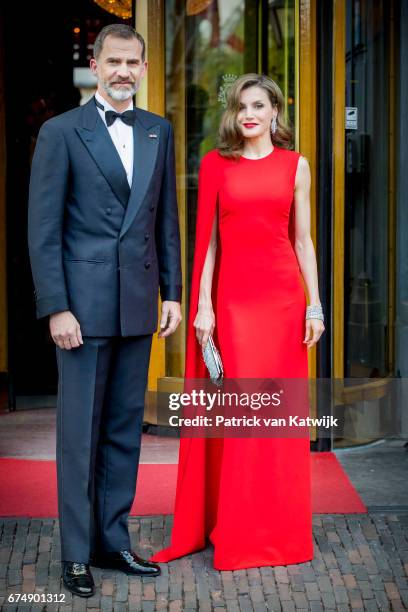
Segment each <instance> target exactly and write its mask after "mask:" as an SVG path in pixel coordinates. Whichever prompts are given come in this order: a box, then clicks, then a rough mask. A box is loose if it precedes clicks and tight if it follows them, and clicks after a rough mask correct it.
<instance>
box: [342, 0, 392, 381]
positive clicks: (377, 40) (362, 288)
mask: <svg viewBox="0 0 408 612" xmlns="http://www.w3.org/2000/svg"><path fill="white" fill-rule="evenodd" d="M384 10H385V5H384V2H382V1H381V2H377V1H375V0H348V2H347V17H346V24H347V47H346V107H349V109H350V110H349V114H348V115H347V114H346V116H348V117H349V119H350V118H353V117H354V118H356V122H355V123H354V124H353V123H352V122H351V121H348V122H347V124H346V167H345V171H346V179H345V287H344V298H345V364H344V366H345V376H347V377H358V376H366V377H371V378H372V377H382V376H385V375H387V365H386V357H387V356H386V343H387V308H388V140H387V138H388V96H387V61H386V59H387V58H386V40H385V34H386V28H384V23H386V21H385V19H384V18H385V13H384ZM380 91H381V94H380V95H379V92H380ZM352 109H357V111H354V110H352ZM346 110H347V109H346ZM350 113H351V114H350Z"/></svg>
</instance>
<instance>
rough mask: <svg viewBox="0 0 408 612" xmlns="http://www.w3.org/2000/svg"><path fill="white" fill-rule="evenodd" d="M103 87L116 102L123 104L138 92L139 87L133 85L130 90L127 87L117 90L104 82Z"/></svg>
mask: <svg viewBox="0 0 408 612" xmlns="http://www.w3.org/2000/svg"><path fill="white" fill-rule="evenodd" d="M102 87H103V88H104V90H105V91H106V93H107V94H108V95H109V96H110V97H111V98H112V100H115V101H116V102H123V101H124V100H129V99H130V98H131V97H132V96H134V95H135V93H136V92H137V86H136V85H135V84H133V85H131V86H130V88H129V86H128V85H127V86H126V87H120V88H119V89H115V88H114V87H112V86H111V85H110V84H109V83H107V82H106V81H102Z"/></svg>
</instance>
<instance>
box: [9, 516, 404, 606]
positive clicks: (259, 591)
mask: <svg viewBox="0 0 408 612" xmlns="http://www.w3.org/2000/svg"><path fill="white" fill-rule="evenodd" d="M171 521H172V517H171V516H164V517H163V516H154V517H142V518H140V519H139V518H135V519H131V520H130V529H131V534H132V541H133V544H134V548H135V550H136V551H137V552H139V553H140V554H141V555H142V556H145V557H146V558H147V557H148V556H149V555H150V553H151V552H152V551H153V550H157V549H159V548H161V547H162V546H163V544H164V543H167V540H168V536H169V532H170V526H171ZM313 525H314V527H313V532H314V538H315V558H314V559H313V561H311V562H308V563H302V564H299V565H288V566H280V567H264V568H259V569H258V568H255V569H248V570H239V571H234V572H231V571H224V572H218V571H216V570H214V569H213V568H212V550H211V548H208V549H207V550H205V551H203V552H200V553H196V554H194V555H190V556H188V557H185V558H183V559H180V560H177V561H173V562H172V563H169V564H163V565H162V569H163V573H162V575H161V576H160V577H159V578H156V579H152V578H144V579H139V578H137V577H128V576H126V575H124V574H122V573H120V572H113V571H107V570H98V569H94V570H93V574H94V578H95V582H96V584H97V593H96V595H95V596H94V597H91V598H89V599H81V598H79V597H72V596H71V595H70V593H68V592H67V591H65V590H64V589H63V588H62V587H61V580H60V565H59V545H58V539H59V535H58V523H57V522H56V521H54V520H52V519H44V520H41V519H35V520H34V519H32V520H29V519H18V520H14V519H9V518H8V519H5V520H4V521H2V520H0V531H1V548H0V608H1V610H5V611H8V610H10V611H11V610H57V609H58V610H73V611H77V610H78V611H79V610H86V611H88V610H94V611H95V612H96V611H97V610H102V611H107V610H114V611H118V612H122V611H125V610H129V611H132V612H133V611H134V612H138V611H143V612H144V611H146V612H150V611H154V610H169V611H171V612H177V611H180V612H181V611H184V610H198V611H201V610H202V611H209V610H217V611H221V610H228V611H230V612H239V611H241V612H249V611H252V610H254V611H256V612H259V611H264V610H273V611H283V612H292V611H293V612H295V611H297V610H312V611H313V612H318V611H320V610H338V611H340V612H343V611H346V610H354V611H356V612H357V611H360V610H370V611H372V610H407V609H408V580H407V578H408V513H406V512H399V513H390V512H387V513H386V514H385V513H375V512H372V513H370V514H358V515H357V514H354V515H353V514H349V515H339V514H336V515H314V517H313ZM16 593H20V594H22V593H24V594H26V595H27V596H28V595H29V594H33V593H36V594H37V595H38V594H39V595H43V597H45V598H46V597H47V595H48V597H49V598H50V597H51V596H54V598H55V596H58V598H59V599H62V598H63V597H64V598H65V601H64V603H37V604H29V603H25V602H21V601H20V602H19V603H18V604H17V603H9V602H8V598H9V595H10V594H16ZM15 599H17V598H16V597H15Z"/></svg>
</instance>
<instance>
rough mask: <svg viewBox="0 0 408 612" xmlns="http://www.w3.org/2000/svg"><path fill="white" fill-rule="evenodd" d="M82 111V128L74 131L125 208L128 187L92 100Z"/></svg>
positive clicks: (119, 160) (109, 138)
mask: <svg viewBox="0 0 408 612" xmlns="http://www.w3.org/2000/svg"><path fill="white" fill-rule="evenodd" d="M82 109H83V114H82V126H79V127H77V128H76V131H77V133H78V135H79V137H80V138H81V140H82V142H83V143H84V145H85V146H86V148H87V149H88V151H89V153H90V155H91V156H92V158H93V159H94V161H95V163H96V165H97V166H98V168H99V170H100V171H101V172H102V174H103V176H104V177H105V178H106V180H107V181H108V183H109V185H110V186H111V188H112V191H113V192H114V194H115V195H116V197H117V198H118V200H119V201H120V202H121V204H122V205H123V206H124V207H125V208H126V206H127V204H128V200H129V195H130V187H129V183H128V181H127V178H126V172H125V169H124V167H123V164H122V161H121V159H120V157H119V154H118V152H117V151H116V148H115V145H114V144H113V142H112V138H111V137H110V135H109V132H108V130H107V128H106V126H105V125H104V123H103V121H102V119H101V118H100V116H99V113H98V110H97V108H96V105H95V101H94V99H93V98H92V99H91V100H90V101H89V102H88V103H87V104H85V105H84V106H83V107H82Z"/></svg>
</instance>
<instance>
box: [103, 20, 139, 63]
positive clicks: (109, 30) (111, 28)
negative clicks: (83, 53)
mask: <svg viewBox="0 0 408 612" xmlns="http://www.w3.org/2000/svg"><path fill="white" fill-rule="evenodd" d="M107 36H115V37H116V38H125V39H126V40H130V39H131V38H136V40H138V41H139V42H140V44H141V45H142V62H144V61H145V55H146V43H145V41H144V38H143V36H142V35H141V34H139V32H136V30H135V29H134V28H132V26H130V25H126V24H125V23H111V24H110V25H107V26H105V27H104V28H102V30H101V31H100V32H99V34H98V36H97V37H96V39H95V43H94V48H93V54H94V57H95V59H98V57H99V56H100V54H101V51H102V47H103V43H104V42H105V38H106V37H107Z"/></svg>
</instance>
